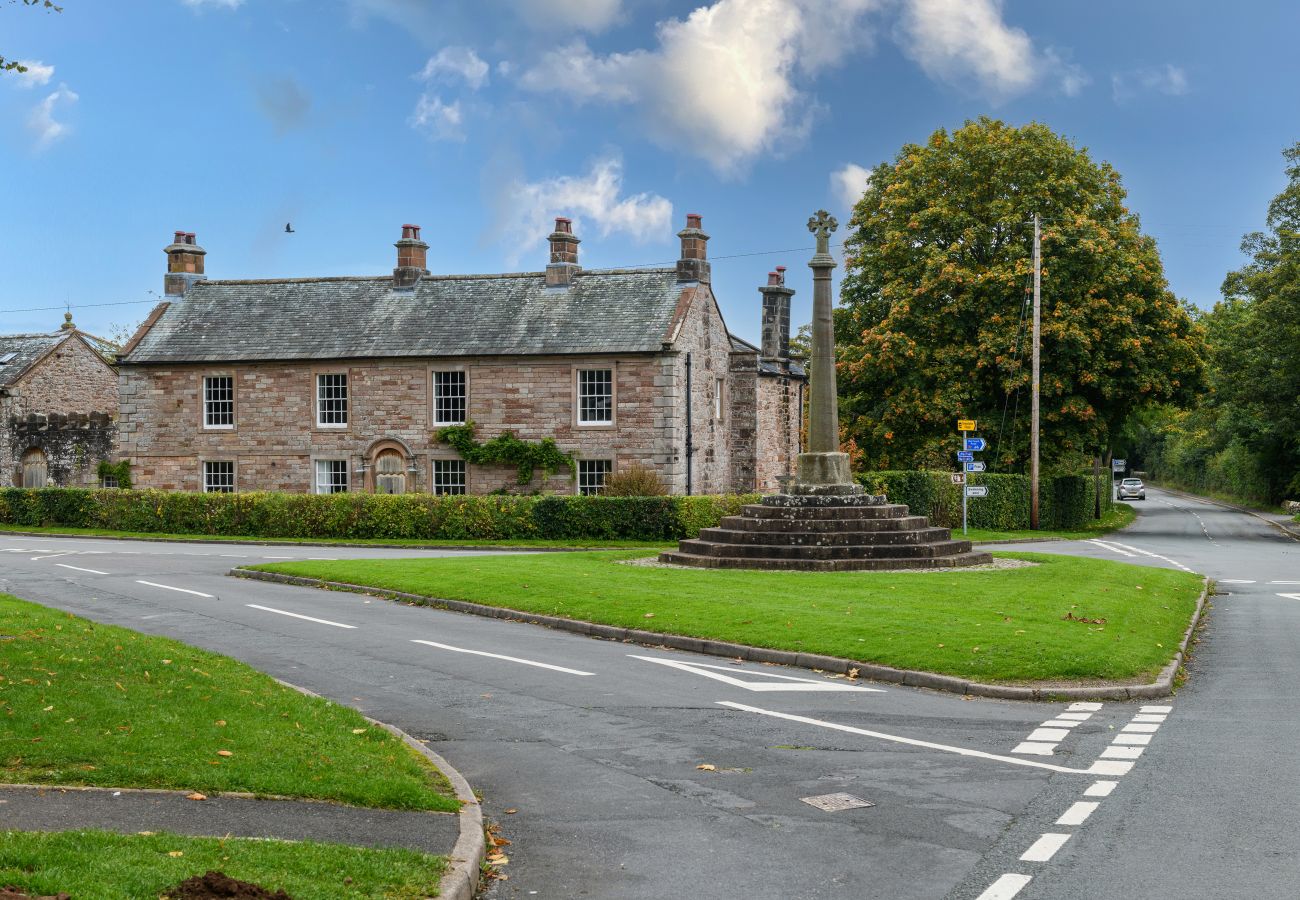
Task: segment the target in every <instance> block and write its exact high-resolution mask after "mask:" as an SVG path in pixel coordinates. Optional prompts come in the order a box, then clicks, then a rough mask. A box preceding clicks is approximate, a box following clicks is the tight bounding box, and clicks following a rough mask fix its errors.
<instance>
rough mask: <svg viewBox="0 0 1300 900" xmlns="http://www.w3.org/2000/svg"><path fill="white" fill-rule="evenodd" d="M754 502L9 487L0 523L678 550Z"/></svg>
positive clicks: (732, 498) (744, 498) (0, 493)
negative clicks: (585, 542)
mask: <svg viewBox="0 0 1300 900" xmlns="http://www.w3.org/2000/svg"><path fill="white" fill-rule="evenodd" d="M757 499H758V495H757V494H744V495H726V496H720V497H581V496H516V495H487V496H442V497H437V496H433V495H431V494H401V495H385V494H359V493H348V494H284V493H247V494H198V493H189V492H183V491H153V490H144V491H125V490H89V489H82V488H40V489H34V490H29V489H24V488H4V489H0V524H5V525H17V526H31V527H49V526H64V527H68V528H98V529H110V530H114V531H131V532H146V533H149V532H151V533H157V534H193V535H212V536H226V537H235V536H246V537H258V538H339V539H347V538H355V539H376V538H377V539H383V538H392V539H398V538H403V539H414V540H430V541H446V540H520V539H532V538H549V539H566V538H572V539H601V540H605V539H608V540H647V541H658V540H664V541H671V540H678V539H680V538H684V537H693V536H695V535H696V534H698V533H699V531H700V529H701V528H708V527H712V526H714V525H717V524H718V520H719V519H721V518H722V517H723V516H725V515H734V514H736V513H738V512H739V511H740V507H741V506H743V505H744V504H745V503H753V502H756V501H757Z"/></svg>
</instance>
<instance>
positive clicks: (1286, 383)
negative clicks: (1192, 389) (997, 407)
mask: <svg viewBox="0 0 1300 900" xmlns="http://www.w3.org/2000/svg"><path fill="white" fill-rule="evenodd" d="M1282 155H1283V157H1284V159H1285V160H1286V167H1285V171H1286V174H1287V177H1288V183H1287V186H1286V188H1285V189H1284V190H1283V191H1282V193H1280V194H1278V195H1277V197H1275V198H1274V199H1273V201H1272V203H1270V204H1269V207H1268V218H1267V226H1268V230H1267V231H1266V232H1254V233H1252V234H1248V235H1246V237H1245V238H1244V239H1243V240H1242V245H1241V248H1242V252H1244V253H1245V254H1246V255H1247V256H1248V257H1249V258H1250V261H1249V262H1248V263H1247V264H1246V265H1245V266H1244V267H1243V268H1241V269H1239V270H1237V271H1235V272H1230V273H1229V274H1228V276H1227V278H1226V279H1225V280H1224V282H1223V298H1224V299H1223V300H1222V301H1221V302H1220V303H1218V304H1216V305H1215V307H1214V309H1213V310H1212V311H1211V312H1209V313H1207V314H1206V315H1205V316H1204V319H1203V322H1204V325H1205V329H1206V333H1207V335H1208V343H1209V348H1210V354H1209V375H1208V380H1209V386H1210V389H1209V391H1208V392H1207V393H1206V395H1205V399H1204V402H1202V403H1200V404H1198V405H1196V406H1194V407H1192V408H1188V409H1183V410H1168V411H1166V413H1165V414H1164V415H1163V416H1161V417H1157V418H1156V419H1154V420H1153V421H1152V422H1150V423H1146V424H1148V425H1149V427H1147V428H1144V429H1134V430H1133V432H1132V435H1131V437H1132V444H1133V446H1134V448H1135V449H1136V450H1137V451H1138V452H1139V453H1140V454H1142V456H1143V457H1144V458H1145V463H1146V464H1147V465H1148V466H1150V467H1151V468H1152V469H1153V470H1154V471H1155V472H1156V473H1157V474H1159V475H1161V476H1163V477H1166V478H1170V479H1172V480H1175V481H1179V482H1181V483H1183V484H1186V485H1188V486H1189V487H1193V488H1197V489H1201V490H1207V491H1211V492H1220V493H1225V494H1230V495H1233V496H1236V497H1240V498H1242V499H1245V500H1257V501H1262V502H1266V503H1272V502H1276V501H1278V500H1280V499H1283V498H1284V497H1286V496H1292V497H1294V496H1300V143H1297V144H1295V145H1294V146H1292V147H1290V148H1288V149H1287V150H1285V151H1283V154H1282Z"/></svg>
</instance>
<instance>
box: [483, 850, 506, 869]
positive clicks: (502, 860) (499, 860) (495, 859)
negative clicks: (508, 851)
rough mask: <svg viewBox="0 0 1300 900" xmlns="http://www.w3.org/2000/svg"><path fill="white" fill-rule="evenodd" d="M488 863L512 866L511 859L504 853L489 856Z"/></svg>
mask: <svg viewBox="0 0 1300 900" xmlns="http://www.w3.org/2000/svg"><path fill="white" fill-rule="evenodd" d="M487 861H488V862H490V863H492V865H494V866H506V865H509V864H510V857H508V856H506V855H505V854H504V853H492V854H489V855H488V858H487Z"/></svg>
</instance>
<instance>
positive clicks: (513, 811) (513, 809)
mask: <svg viewBox="0 0 1300 900" xmlns="http://www.w3.org/2000/svg"><path fill="white" fill-rule="evenodd" d="M517 812H519V810H517V809H515V808H514V807H513V806H512V807H511V808H510V809H507V810H506V815H507V816H513V815H514V814H515V813H517Z"/></svg>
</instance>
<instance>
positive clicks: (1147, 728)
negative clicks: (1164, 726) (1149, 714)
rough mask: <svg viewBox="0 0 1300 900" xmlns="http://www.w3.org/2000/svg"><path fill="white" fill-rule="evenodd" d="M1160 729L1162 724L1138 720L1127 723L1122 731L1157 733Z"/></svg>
mask: <svg viewBox="0 0 1300 900" xmlns="http://www.w3.org/2000/svg"><path fill="white" fill-rule="evenodd" d="M1159 730H1160V726H1159V725H1158V724H1156V723H1155V722H1138V723H1136V724H1135V723H1133V722H1130V723H1129V724H1127V725H1125V726H1124V727H1123V728H1121V729H1120V731H1128V732H1135V733H1137V734H1155V733H1156V732H1157V731H1159Z"/></svg>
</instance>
